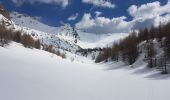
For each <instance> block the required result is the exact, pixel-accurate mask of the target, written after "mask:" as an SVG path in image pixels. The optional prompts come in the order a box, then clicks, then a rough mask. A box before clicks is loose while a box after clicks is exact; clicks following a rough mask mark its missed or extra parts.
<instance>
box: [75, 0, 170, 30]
mask: <svg viewBox="0 0 170 100" xmlns="http://www.w3.org/2000/svg"><path fill="white" fill-rule="evenodd" d="M169 9H170V0H169V1H168V2H167V3H166V4H165V5H161V4H160V2H159V1H156V2H152V3H147V4H142V5H140V6H137V5H131V6H130V7H129V8H128V13H129V15H131V16H132V17H133V19H132V20H130V21H126V17H125V16H122V17H118V18H107V17H102V16H101V13H100V12H95V17H92V15H91V14H89V13H85V14H84V16H83V18H82V19H81V20H80V22H78V23H77V24H76V27H77V28H79V29H82V30H86V31H87V32H91V33H118V32H120V33H122V32H129V31H131V30H136V29H144V28H150V27H151V26H158V25H159V24H160V22H161V23H162V24H166V23H168V22H170V10H169ZM99 15H100V16H99Z"/></svg>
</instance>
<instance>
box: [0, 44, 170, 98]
mask: <svg viewBox="0 0 170 100" xmlns="http://www.w3.org/2000/svg"><path fill="white" fill-rule="evenodd" d="M79 59H83V60H85V58H83V57H82V58H81V57H80V58H79ZM139 64H140V65H139ZM136 65H138V66H136V67H137V68H133V69H132V68H131V67H129V66H124V65H123V64H122V63H108V64H94V63H92V62H90V61H88V60H87V61H86V63H81V62H78V61H73V62H71V61H70V60H69V59H66V60H63V59H61V58H60V57H58V56H55V55H52V54H50V53H48V52H45V51H41V50H36V49H27V48H24V47H23V46H21V45H20V44H17V43H12V44H11V45H10V46H7V47H5V48H3V47H0V80H1V82H0V100H169V98H170V95H169V93H170V86H169V84H170V80H169V75H160V74H159V73H156V72H154V71H153V70H148V69H146V68H145V63H142V62H140V61H139V62H137V64H136Z"/></svg>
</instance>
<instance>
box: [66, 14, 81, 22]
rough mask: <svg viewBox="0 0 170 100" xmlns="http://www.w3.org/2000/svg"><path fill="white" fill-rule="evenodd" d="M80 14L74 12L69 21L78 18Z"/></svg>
mask: <svg viewBox="0 0 170 100" xmlns="http://www.w3.org/2000/svg"><path fill="white" fill-rule="evenodd" d="M78 16H79V14H78V13H76V14H73V15H71V16H70V17H69V18H68V19H67V20H68V21H72V20H76V19H77V17H78Z"/></svg>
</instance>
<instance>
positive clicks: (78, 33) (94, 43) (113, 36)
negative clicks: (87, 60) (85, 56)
mask: <svg viewBox="0 0 170 100" xmlns="http://www.w3.org/2000/svg"><path fill="white" fill-rule="evenodd" d="M11 18H12V21H14V22H15V24H16V25H18V26H20V27H27V29H28V28H29V29H34V30H38V31H41V32H44V33H47V34H48V35H50V36H51V38H53V37H56V38H59V39H60V40H62V41H67V42H68V43H70V44H71V45H72V46H74V47H80V48H85V49H86V48H96V47H101V48H103V47H107V46H111V45H112V43H113V42H114V41H116V40H119V39H121V38H124V37H126V36H127V35H128V34H127V33H121V34H120V33H110V34H94V33H87V32H84V31H82V30H77V29H76V28H75V27H72V26H71V25H69V24H64V25H63V26H60V27H54V26H48V25H46V24H44V23H42V22H40V21H39V20H38V19H37V18H36V17H30V16H28V15H25V14H20V13H17V12H12V13H11ZM34 33H36V32H34ZM99 44H100V45H99ZM68 48H69V47H68ZM72 49H73V48H72ZM76 49H77V48H76Z"/></svg>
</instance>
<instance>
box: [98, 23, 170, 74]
mask: <svg viewBox="0 0 170 100" xmlns="http://www.w3.org/2000/svg"><path fill="white" fill-rule="evenodd" d="M154 41H156V42H157V44H156V46H159V48H161V49H162V50H163V54H162V55H161V56H159V57H156V54H157V50H156V49H155V44H154ZM142 42H143V43H144V47H143V48H142V47H141V45H140V44H141V43H142ZM141 53H145V60H146V61H147V63H148V67H150V68H153V67H159V68H161V69H162V73H167V63H168V62H169V61H170V23H167V24H166V25H161V24H160V25H159V26H158V27H151V28H150V29H147V28H145V29H144V30H140V31H139V32H138V33H136V32H132V33H131V34H130V35H129V36H128V37H126V38H125V39H122V40H120V41H119V42H116V43H114V44H113V47H111V48H104V49H103V50H102V52H100V53H99V55H98V57H97V58H96V61H95V62H96V63H99V62H102V61H105V62H107V61H108V60H113V61H120V60H121V61H124V62H125V63H127V64H129V65H131V64H133V63H134V62H135V61H136V60H137V58H138V56H139V55H140V54H141Z"/></svg>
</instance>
